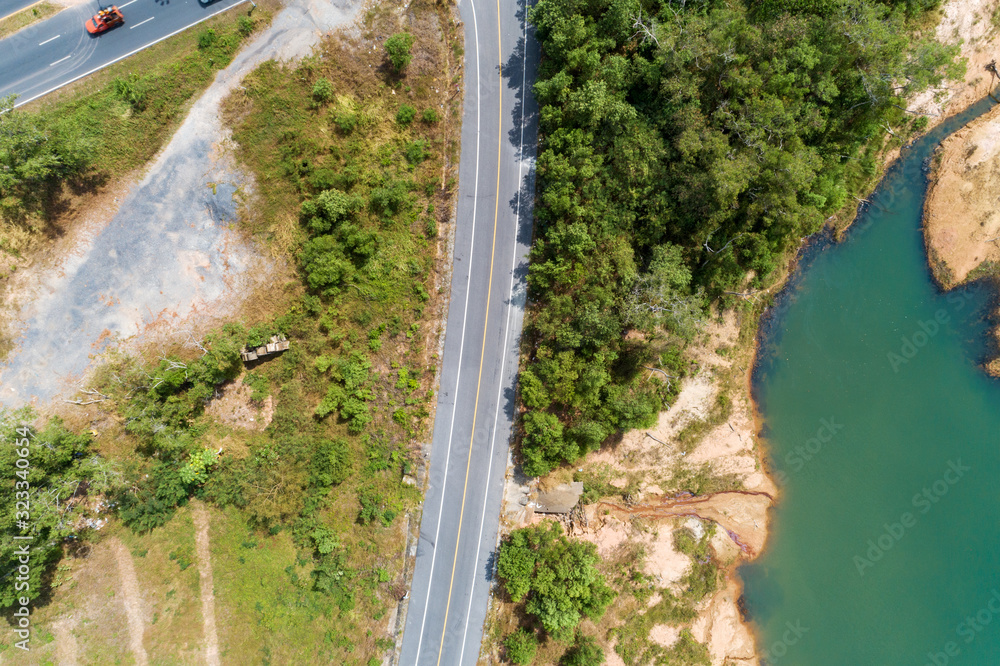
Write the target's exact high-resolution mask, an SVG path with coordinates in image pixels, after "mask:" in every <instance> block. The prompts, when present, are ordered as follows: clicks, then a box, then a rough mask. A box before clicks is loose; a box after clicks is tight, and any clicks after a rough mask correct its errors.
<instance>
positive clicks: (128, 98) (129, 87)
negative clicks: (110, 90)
mask: <svg viewBox="0 0 1000 666" xmlns="http://www.w3.org/2000/svg"><path fill="white" fill-rule="evenodd" d="M113 85H114V90H115V95H116V96H117V97H118V98H119V99H120V100H122V101H123V102H125V103H126V104H128V105H129V106H130V107H132V110H133V111H135V112H142V111H143V110H144V109H145V108H146V98H147V87H148V84H147V82H146V80H145V79H142V78H140V77H139V75H138V74H135V73H129V75H128V76H124V77H122V76H116V77H115V80H114V83H113Z"/></svg>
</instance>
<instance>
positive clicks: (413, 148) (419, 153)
mask: <svg viewBox="0 0 1000 666" xmlns="http://www.w3.org/2000/svg"><path fill="white" fill-rule="evenodd" d="M404 154H405V155H406V161H407V162H409V163H410V164H412V165H414V166H416V165H418V164H420V163H421V162H423V161H424V160H426V159H427V158H428V157H429V156H430V152H428V150H427V141H426V139H417V140H416V141H411V142H410V143H408V144H406V150H405V151H404Z"/></svg>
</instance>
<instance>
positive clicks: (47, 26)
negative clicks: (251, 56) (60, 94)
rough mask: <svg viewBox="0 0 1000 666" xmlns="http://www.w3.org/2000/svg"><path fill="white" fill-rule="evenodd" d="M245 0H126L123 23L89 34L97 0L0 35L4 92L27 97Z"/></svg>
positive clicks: (0, 88) (0, 78) (24, 100)
mask: <svg viewBox="0 0 1000 666" xmlns="http://www.w3.org/2000/svg"><path fill="white" fill-rule="evenodd" d="M243 2H246V0H217V2H213V3H210V4H202V3H201V2H200V1H199V0H125V1H124V2H122V3H121V4H119V5H118V7H119V9H121V11H122V14H124V16H125V24H124V25H121V26H118V27H117V28H114V29H112V30H109V31H108V32H106V33H104V34H103V35H98V36H91V35H90V34H88V33H87V31H86V29H85V28H84V27H83V24H84V22H85V21H86V20H87V19H88V18H90V17H91V16H93V15H94V14H95V13H96V12H97V10H98V5H97V2H96V1H95V2H90V3H87V4H84V5H77V6H76V7H71V8H69V9H66V10H63V11H62V12H60V13H58V14H56V15H55V16H53V17H52V18H50V19H48V20H45V21H42V22H41V23H37V24H35V25H33V26H30V27H28V28H25V29H24V30H21V31H19V32H17V33H15V34H13V35H11V36H10V37H7V38H6V39H3V40H0V97H5V96H7V95H10V94H17V95H18V100H17V102H16V104H17V105H18V106H20V105H21V104H27V103H28V102H30V101H32V100H34V99H37V98H38V97H41V96H42V95H45V94H48V93H50V92H52V91H53V90H55V89H57V88H59V87H61V86H64V85H66V84H67V83H71V82H72V81H75V80H77V79H79V78H82V77H84V76H86V75H88V74H91V73H93V72H95V71H97V70H99V69H101V68H103V67H107V66H108V65H110V64H112V63H114V62H117V61H119V60H121V59H122V58H126V57H128V56H130V55H132V54H133V53H136V52H138V51H141V50H142V49H144V48H146V47H148V46H151V45H153V44H155V43H156V42H158V41H162V40H164V39H166V38H167V37H170V36H172V35H174V34H176V33H178V32H181V31H183V30H185V29H186V28H189V27H191V26H192V25H195V24H197V23H199V22H201V21H204V20H206V19H208V18H210V17H211V16H213V15H215V14H218V13H220V12H223V11H226V10H228V9H231V8H233V7H235V6H236V5H239V4H242V3H243Z"/></svg>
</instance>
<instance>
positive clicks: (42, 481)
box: [0, 409, 120, 609]
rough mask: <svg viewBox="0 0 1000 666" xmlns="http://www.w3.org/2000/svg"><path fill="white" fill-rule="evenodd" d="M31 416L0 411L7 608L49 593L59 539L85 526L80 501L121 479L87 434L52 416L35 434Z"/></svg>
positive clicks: (2, 569) (0, 562) (0, 581)
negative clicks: (82, 520)
mask: <svg viewBox="0 0 1000 666" xmlns="http://www.w3.org/2000/svg"><path fill="white" fill-rule="evenodd" d="M34 420H35V415H34V413H33V412H31V411H30V410H27V409H23V410H19V411H17V412H9V411H6V410H3V411H0V437H2V439H3V442H4V446H2V447H0V475H2V478H3V480H4V481H3V483H2V484H0V499H2V501H3V504H2V506H3V511H0V528H2V529H0V608H5V609H6V608H10V607H11V606H13V605H23V604H20V599H29V600H32V601H34V600H35V599H38V598H39V597H42V596H44V595H45V594H46V593H47V592H48V589H47V581H48V579H49V578H50V577H51V574H52V569H53V568H54V567H55V563H56V562H58V560H59V558H60V557H61V555H62V549H63V545H64V543H66V542H67V540H71V539H72V538H75V537H76V536H77V535H78V530H79V529H83V528H82V527H81V526H80V521H81V519H82V518H83V517H84V515H85V514H86V509H85V505H83V504H81V502H82V501H83V500H84V499H85V498H86V497H87V496H88V493H93V494H100V493H103V492H107V491H108V490H110V489H112V488H113V487H115V486H116V485H117V483H119V481H120V478H119V477H120V474H119V473H118V472H117V471H116V470H115V469H114V468H113V466H111V465H110V464H109V463H108V461H107V460H105V459H103V458H101V457H99V456H98V455H96V454H95V453H94V452H93V451H91V448H90V445H91V438H90V435H89V434H87V433H84V434H76V433H73V432H71V431H70V430H68V429H67V428H66V427H65V426H64V425H63V423H62V421H60V420H59V419H58V418H54V419H52V420H51V421H50V422H49V424H48V425H47V426H46V427H45V428H44V429H42V430H40V431H36V430H34V429H33V428H31V427H29V424H30V423H31V422H32V421H34ZM24 537H27V538H24ZM22 565H24V566H23V569H22V568H20V567H21V566H22Z"/></svg>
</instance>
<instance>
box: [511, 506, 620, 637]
mask: <svg viewBox="0 0 1000 666" xmlns="http://www.w3.org/2000/svg"><path fill="white" fill-rule="evenodd" d="M597 561H598V557H597V548H596V547H595V546H594V544H592V543H589V542H586V541H572V540H570V539H567V538H566V536H565V535H564V534H563V532H562V528H561V527H559V524H558V523H555V522H551V521H549V522H547V523H542V524H541V525H536V526H534V527H526V528H523V529H519V530H514V531H513V532H511V534H510V536H508V537H507V538H506V539H505V540H504V542H503V544H502V545H501V547H500V556H499V565H498V568H497V571H498V573H499V576H500V578H501V579H502V580H503V581H504V586H505V588H506V590H507V593H508V594H509V595H510V597H511V599H513V600H514V601H515V602H519V601H522V600H527V602H526V604H525V610H526V611H527V612H528V613H530V614H531V615H533V616H535V617H536V618H538V621H539V622H540V623H541V625H542V628H543V629H545V631H546V632H548V633H549V634H550V635H552V636H553V637H555V638H557V639H560V640H562V639H567V638H570V637H572V636H573V631H574V629H576V627H577V625H578V624H579V623H580V620H581V619H583V617H589V618H591V619H592V620H599V619H600V618H601V616H602V615H603V614H604V609H605V608H607V606H608V604H609V603H611V599H612V597H613V594H614V593H613V592H612V590H611V588H610V587H608V586H607V584H606V583H605V582H604V577H603V576H602V575H601V574H600V572H598V571H597V568H596V567H595V565H596V564H597Z"/></svg>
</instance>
